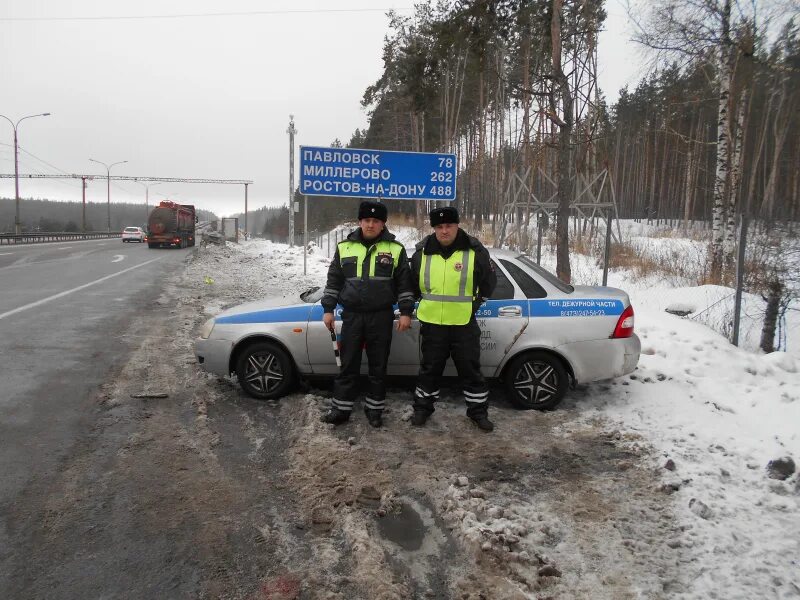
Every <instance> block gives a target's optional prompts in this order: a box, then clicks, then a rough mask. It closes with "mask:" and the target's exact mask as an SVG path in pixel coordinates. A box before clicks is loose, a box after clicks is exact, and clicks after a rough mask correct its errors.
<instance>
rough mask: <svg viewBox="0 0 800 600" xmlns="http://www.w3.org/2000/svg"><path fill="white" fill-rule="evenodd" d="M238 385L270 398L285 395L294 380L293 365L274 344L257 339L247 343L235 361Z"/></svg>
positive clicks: (257, 394)
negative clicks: (253, 342)
mask: <svg viewBox="0 0 800 600" xmlns="http://www.w3.org/2000/svg"><path fill="white" fill-rule="evenodd" d="M236 376H237V377H238V378H239V385H241V386H242V389H243V390H244V391H245V393H246V394H247V395H248V396H252V397H253V398H256V399H257V400H272V399H274V398H280V397H281V396H285V395H286V394H287V393H288V391H289V389H290V388H291V387H292V384H293V383H294V365H293V364H292V360H291V359H290V358H289V356H288V355H287V354H286V352H284V351H283V350H282V349H281V348H279V347H278V346H277V345H275V344H272V343H270V342H259V343H256V344H251V345H250V346H247V348H245V349H244V350H243V351H242V353H241V354H240V355H239V358H238V359H237V361H236Z"/></svg>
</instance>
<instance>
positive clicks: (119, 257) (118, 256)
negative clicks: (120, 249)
mask: <svg viewBox="0 0 800 600" xmlns="http://www.w3.org/2000/svg"><path fill="white" fill-rule="evenodd" d="M121 260H125V255H124V254H115V255H114V260H112V261H111V262H112V263H115V262H120V261H121Z"/></svg>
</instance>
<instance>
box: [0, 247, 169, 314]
mask: <svg viewBox="0 0 800 600" xmlns="http://www.w3.org/2000/svg"><path fill="white" fill-rule="evenodd" d="M162 258H164V257H163V256H159V257H158V258H154V259H152V260H148V261H147V262H143V263H141V264H138V265H134V266H132V267H128V268H127V269H122V271H117V272H116V273H112V274H111V275H106V276H105V277H101V278H100V279H95V280H94V281H90V282H89V283H84V284H83V285H79V286H78V287H76V288H72V289H71V290H66V291H64V292H59V293H58V294H53V295H52V296H48V297H47V298H42V299H41V300H37V301H36V302H31V303H30V304H25V305H24V306H20V307H19V308H15V309H13V310H9V311H7V312H4V313H0V319H5V318H6V317H10V316H11V315H15V314H17V313H18V312H22V311H23V310H28V309H29V308H34V307H36V306H40V305H42V304H44V303H45V302H50V301H51V300H56V299H58V298H63V297H64V296H66V295H68V294H72V293H73V292H79V291H80V290H83V289H86V288H88V287H90V286H93V285H96V284H98V283H102V282H103V281H106V280H107V279H111V278H113V277H117V276H119V275H122V274H123V273H127V272H128V271H133V270H134V269H138V268H139V267H143V266H145V265H149V264H150V263H154V262H156V261H157V260H161V259H162Z"/></svg>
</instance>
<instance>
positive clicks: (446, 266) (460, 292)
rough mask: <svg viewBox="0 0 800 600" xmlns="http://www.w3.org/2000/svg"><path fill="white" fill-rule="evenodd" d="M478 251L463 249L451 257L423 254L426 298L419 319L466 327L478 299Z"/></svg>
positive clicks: (422, 283)
mask: <svg viewBox="0 0 800 600" xmlns="http://www.w3.org/2000/svg"><path fill="white" fill-rule="evenodd" d="M474 272H475V250H473V249H472V248H470V249H468V250H460V251H456V252H454V253H453V254H452V255H451V256H450V257H449V258H444V257H443V256H442V255H441V254H423V255H422V262H421V263H420V269H419V289H420V291H421V292H422V299H421V300H420V303H419V307H418V308H417V318H418V319H419V320H420V321H424V322H425V323H433V324H436V325H466V324H467V323H469V321H470V319H471V318H472V315H473V310H472V303H473V301H474V300H475V296H474V290H475V284H474V278H473V274H474Z"/></svg>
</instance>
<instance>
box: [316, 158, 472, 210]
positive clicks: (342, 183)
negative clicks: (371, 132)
mask: <svg viewBox="0 0 800 600" xmlns="http://www.w3.org/2000/svg"><path fill="white" fill-rule="evenodd" d="M457 173H458V170H457V165H456V156H455V154H442V153H436V152H397V151H393V150H369V149H362V148H324V147H318V146H300V192H301V193H302V194H305V195H307V196H345V197H353V198H386V199H391V200H440V201H450V200H455V199H456V175H457Z"/></svg>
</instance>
